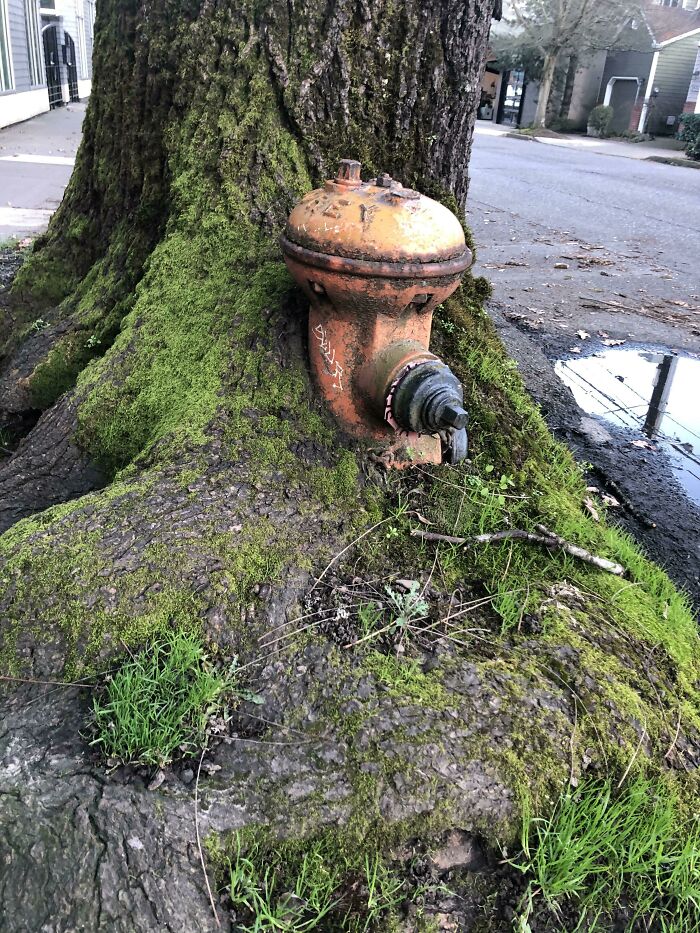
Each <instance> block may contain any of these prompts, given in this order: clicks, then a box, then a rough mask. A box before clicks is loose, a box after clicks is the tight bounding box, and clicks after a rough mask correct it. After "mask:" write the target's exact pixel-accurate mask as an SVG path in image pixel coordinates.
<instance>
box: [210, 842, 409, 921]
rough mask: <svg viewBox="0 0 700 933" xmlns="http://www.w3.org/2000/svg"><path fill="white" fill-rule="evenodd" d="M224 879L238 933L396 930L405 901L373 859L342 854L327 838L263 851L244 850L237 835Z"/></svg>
mask: <svg viewBox="0 0 700 933" xmlns="http://www.w3.org/2000/svg"><path fill="white" fill-rule="evenodd" d="M244 848H245V852H244ZM227 874H228V878H227V881H228V891H229V896H230V898H231V904H232V906H233V909H234V911H235V914H236V921H237V924H238V925H237V927H236V929H238V930H240V931H241V933H272V931H278V933H307V931H311V930H318V931H324V933H337V931H346V933H368V931H370V930H375V929H383V930H388V929H393V928H394V921H395V920H396V908H397V906H398V904H399V903H400V902H402V901H403V900H404V896H403V894H402V889H403V883H402V882H401V881H400V880H399V879H398V878H397V877H395V876H394V875H393V874H392V872H391V870H390V869H389V868H388V867H387V865H386V864H385V863H384V861H383V860H382V859H381V858H380V856H379V855H378V854H377V853H376V852H375V853H369V852H366V853H365V854H364V855H359V854H358V855H356V856H353V857H349V856H347V855H342V854H341V853H340V852H339V851H338V850H337V849H336V847H335V846H334V845H333V844H332V842H331V841H330V840H329V839H328V838H322V839H318V840H316V841H314V842H309V843H301V844H299V843H296V844H295V843H290V844H288V845H286V846H285V845H283V846H282V847H281V848H279V849H272V850H265V849H264V848H263V847H261V846H260V845H259V844H258V843H256V842H252V841H251V842H248V844H247V845H246V846H245V847H244V846H243V844H242V841H241V836H240V834H237V835H236V840H235V846H234V850H233V855H232V858H231V859H230V860H229V861H228V872H227ZM380 924H381V925H380Z"/></svg>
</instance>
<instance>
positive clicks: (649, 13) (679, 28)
mask: <svg viewBox="0 0 700 933" xmlns="http://www.w3.org/2000/svg"><path fill="white" fill-rule="evenodd" d="M644 18H645V20H646V22H647V26H648V27H649V31H650V32H651V35H652V38H653V39H654V42H656V43H657V44H661V43H662V42H670V41H673V40H674V39H679V38H680V37H681V36H685V35H687V34H688V33H689V32H693V31H694V30H696V29H698V30H700V10H684V9H683V8H682V7H679V6H658V5H656V4H654V5H651V4H649V5H648V6H647V7H646V9H645V10H644Z"/></svg>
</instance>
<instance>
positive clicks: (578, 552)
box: [411, 525, 625, 577]
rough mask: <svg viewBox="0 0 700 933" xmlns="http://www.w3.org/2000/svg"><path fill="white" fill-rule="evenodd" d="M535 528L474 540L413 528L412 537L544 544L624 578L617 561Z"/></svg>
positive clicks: (473, 541) (473, 540) (449, 541)
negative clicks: (535, 530) (534, 532)
mask: <svg viewBox="0 0 700 933" xmlns="http://www.w3.org/2000/svg"><path fill="white" fill-rule="evenodd" d="M535 527H536V528H537V530H538V532H540V533H539V534H533V533H532V532H531V531H522V530H520V529H518V528H512V529H508V530H506V531H494V532H492V533H491V534H484V535H475V536H474V537H473V538H459V537H457V536H456V535H441V534H438V533H437V532H435V531H423V530H422V529H421V528H413V529H411V535H412V536H413V537H414V538H422V539H423V540H424V541H445V542H446V543H447V544H466V545H474V544H495V543H496V542H497V541H528V542H529V543H530V544H544V546H545V547H549V548H552V547H558V548H560V549H561V550H562V551H565V552H566V553H567V554H570V555H571V557H577V558H578V559H579V560H582V561H584V562H585V563H586V564H592V566H594V567H597V568H598V569H599V570H605V571H606V572H607V573H612V574H615V576H616V577H622V576H624V573H625V568H624V567H622V566H621V565H620V564H616V563H615V561H612V560H607V559H606V558H604V557H598V556H597V555H596V554H591V552H590V551H587V550H586V549H585V548H582V547H579V545H578V544H571V542H570V541H566V540H565V539H564V538H560V537H559V535H555V534H554V533H553V532H551V531H548V530H547V529H546V528H545V527H544V525H536V526H535Z"/></svg>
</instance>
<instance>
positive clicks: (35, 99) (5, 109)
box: [0, 87, 49, 127]
mask: <svg viewBox="0 0 700 933" xmlns="http://www.w3.org/2000/svg"><path fill="white" fill-rule="evenodd" d="M48 109H49V95H48V94H47V93H46V88H45V87H40V88H36V89H35V90H33V91H20V92H19V93H17V94H3V95H2V96H0V127H3V126H10V125H11V124H12V123H21V122H22V120H28V119H29V118H30V117H35V116H36V115H37V114H38V113H46V111H47V110H48Z"/></svg>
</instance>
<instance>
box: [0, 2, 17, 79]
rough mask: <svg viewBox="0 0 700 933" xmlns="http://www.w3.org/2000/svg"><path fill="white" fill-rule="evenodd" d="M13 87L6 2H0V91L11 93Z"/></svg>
mask: <svg viewBox="0 0 700 933" xmlns="http://www.w3.org/2000/svg"><path fill="white" fill-rule="evenodd" d="M14 86H15V82H14V80H13V77H12V54H11V52H10V21H9V19H8V18H7V0H0V91H11V90H12V88H13V87H14Z"/></svg>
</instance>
